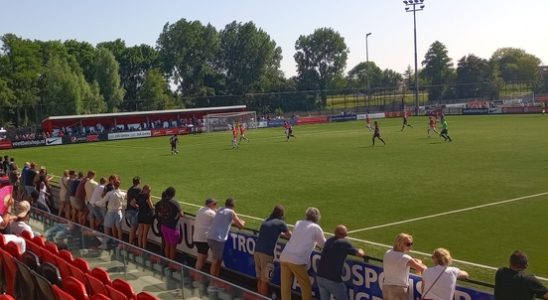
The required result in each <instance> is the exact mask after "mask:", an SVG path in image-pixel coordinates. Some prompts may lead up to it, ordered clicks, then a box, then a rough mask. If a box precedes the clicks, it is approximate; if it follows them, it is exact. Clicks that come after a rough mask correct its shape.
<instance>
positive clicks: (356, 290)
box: [223, 232, 495, 300]
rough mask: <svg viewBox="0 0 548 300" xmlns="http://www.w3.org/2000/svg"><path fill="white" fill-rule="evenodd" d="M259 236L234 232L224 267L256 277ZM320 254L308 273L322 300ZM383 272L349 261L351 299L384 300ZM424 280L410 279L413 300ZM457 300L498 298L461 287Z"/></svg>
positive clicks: (347, 274)
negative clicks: (319, 276) (256, 254)
mask: <svg viewBox="0 0 548 300" xmlns="http://www.w3.org/2000/svg"><path fill="white" fill-rule="evenodd" d="M256 239H257V238H256V236H254V235H251V234H244V233H240V232H239V233H236V232H231V233H230V236H229V237H228V240H227V243H226V245H225V252H224V256H223V260H224V266H225V267H226V268H228V269H231V270H234V271H236V272H238V273H240V274H243V275H248V276H250V277H255V267H254V266H255V265H254V261H253V253H254V250H255V242H256ZM284 246H285V244H284V243H278V244H277V245H276V248H275V249H274V255H275V258H274V273H273V277H272V283H273V284H276V285H280V263H279V257H280V254H281V252H282V250H283V247H284ZM320 257H321V256H320V253H319V252H313V253H312V255H311V259H310V261H311V266H310V269H309V270H308V274H309V275H310V279H311V281H312V284H313V295H314V297H315V298H319V292H318V289H317V286H316V283H315V278H316V270H317V266H318V263H319V261H320ZM383 276H384V274H383V269H382V267H380V266H375V265H372V264H368V263H364V262H363V261H361V260H355V259H347V260H346V263H345V265H344V269H343V273H342V279H343V281H344V282H346V285H347V286H348V296H349V298H348V299H352V300H366V299H367V300H369V299H375V300H381V299H382V291H381V287H382V282H383ZM421 284H422V282H421V277H420V276H416V275H413V274H411V275H410V278H409V289H410V293H411V294H412V295H413V298H412V299H420V297H421V295H420V292H419V291H420V290H421ZM292 286H293V290H294V291H298V285H297V283H296V281H295V282H294V283H293V285H292ZM453 299H454V300H494V299H495V298H494V296H493V295H491V294H488V293H486V292H481V291H477V290H474V289H470V288H465V287H461V286H457V289H456V291H455V296H454V298H453Z"/></svg>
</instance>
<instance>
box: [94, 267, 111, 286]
mask: <svg viewBox="0 0 548 300" xmlns="http://www.w3.org/2000/svg"><path fill="white" fill-rule="evenodd" d="M91 275H93V277H95V278H97V279H99V280H101V282H102V283H103V284H105V285H110V284H111V283H112V280H111V279H110V276H109V275H108V272H107V271H105V270H103V269H101V268H93V269H92V270H91Z"/></svg>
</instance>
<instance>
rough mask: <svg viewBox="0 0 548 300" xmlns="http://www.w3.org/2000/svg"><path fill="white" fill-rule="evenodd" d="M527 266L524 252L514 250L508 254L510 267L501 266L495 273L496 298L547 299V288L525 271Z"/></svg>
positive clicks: (500, 299)
mask: <svg viewBox="0 0 548 300" xmlns="http://www.w3.org/2000/svg"><path fill="white" fill-rule="evenodd" d="M527 267H528V261H527V255H526V254H525V252H523V251H520V250H516V251H514V252H513V253H512V255H510V267H509V268H507V267H502V268H500V269H498V270H497V274H496V275H495V299H496V300H516V299H519V300H529V299H530V300H533V299H534V298H535V297H538V298H541V299H548V289H547V288H546V287H545V286H544V285H543V284H542V283H541V282H540V281H539V280H538V279H537V278H536V277H535V276H533V275H531V274H527V273H525V270H526V269H527Z"/></svg>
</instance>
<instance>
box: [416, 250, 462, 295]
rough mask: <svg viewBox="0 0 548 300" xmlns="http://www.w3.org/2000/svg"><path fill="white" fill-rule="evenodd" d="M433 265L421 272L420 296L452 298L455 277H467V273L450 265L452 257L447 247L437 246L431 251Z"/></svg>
mask: <svg viewBox="0 0 548 300" xmlns="http://www.w3.org/2000/svg"><path fill="white" fill-rule="evenodd" d="M432 262H434V266H433V267H430V268H427V269H426V270H424V273H423V274H422V298H423V299H432V300H444V299H453V295H454V294H455V286H456V285H457V278H458V279H464V278H468V273H467V272H465V271H461V270H460V269H458V268H455V267H451V263H452V262H453V258H451V253H449V251H448V250H447V249H444V248H438V249H436V250H434V253H432Z"/></svg>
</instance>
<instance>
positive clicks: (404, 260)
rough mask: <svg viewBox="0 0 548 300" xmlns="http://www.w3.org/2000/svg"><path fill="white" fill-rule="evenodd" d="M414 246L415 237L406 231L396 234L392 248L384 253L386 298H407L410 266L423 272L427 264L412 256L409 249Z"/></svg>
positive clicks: (383, 291)
mask: <svg viewBox="0 0 548 300" xmlns="http://www.w3.org/2000/svg"><path fill="white" fill-rule="evenodd" d="M411 247H413V237H412V236H411V235H409V234H406V233H400V234H398V235H397V236H396V239H395V241H394V246H393V247H392V249H390V250H388V251H386V253H384V258H383V263H382V265H383V268H384V282H383V286H382V295H383V299H385V300H407V293H408V288H409V268H413V269H415V270H416V271H417V273H418V274H421V273H422V272H423V271H424V270H425V269H426V266H425V265H424V264H423V263H422V261H421V260H420V259H416V258H412V257H411V256H410V255H409V254H407V253H409V251H410V250H411Z"/></svg>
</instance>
